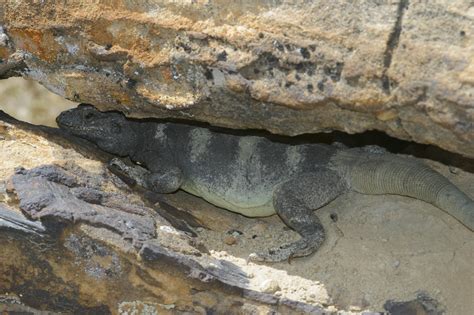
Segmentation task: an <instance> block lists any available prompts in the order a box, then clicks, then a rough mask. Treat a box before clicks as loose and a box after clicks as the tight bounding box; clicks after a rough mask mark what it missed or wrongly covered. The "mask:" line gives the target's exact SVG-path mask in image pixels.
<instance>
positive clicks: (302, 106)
mask: <svg viewBox="0 0 474 315" xmlns="http://www.w3.org/2000/svg"><path fill="white" fill-rule="evenodd" d="M473 12H474V7H473V6H472V3H470V2H469V1H467V0H457V1H436V2H433V1H409V0H400V1H398V2H395V1H394V2H391V1H379V2H377V1H375V2H374V1H365V0H364V1H358V2H357V3H353V2H347V1H331V2H327V1H301V2H296V3H294V2H286V1H267V0H259V1H238V2H228V1H213V2H211V1H207V0H203V1H188V0H180V1H169V2H168V1H158V0H156V1H146V2H122V1H95V2H92V3H91V2H87V1H76V2H74V3H67V4H66V3H65V2H44V1H38V2H18V1H11V0H2V3H1V6H0V26H1V29H0V58H1V60H2V62H1V63H0V78H2V77H8V76H12V75H22V76H24V77H26V78H30V79H34V80H37V81H39V82H40V83H42V84H43V85H44V86H46V87H47V88H48V89H50V90H51V91H53V92H55V93H57V94H59V95H62V96H63V97H65V98H68V99H70V100H74V101H81V102H88V103H92V104H94V105H97V106H99V107H100V108H101V109H116V110H121V111H123V112H125V113H126V114H127V115H129V116H133V117H175V118H181V119H192V120H199V121H206V122H209V123H211V124H215V125H221V126H227V127H233V128H260V129H266V130H269V131H271V132H273V133H279V134H286V135H296V134H302V133H314V132H328V131H332V130H341V131H345V132H348V133H358V132H363V131H365V130H373V129H376V130H381V131H384V132H386V133H387V134H389V135H391V136H394V137H398V138H401V139H407V140H413V141H416V142H420V143H427V144H435V145H437V146H440V147H442V148H444V149H447V150H450V151H453V152H457V153H461V154H463V155H465V156H468V157H474V126H473V121H474V57H473V56H474V44H473V43H474V23H473V19H474V13H473Z"/></svg>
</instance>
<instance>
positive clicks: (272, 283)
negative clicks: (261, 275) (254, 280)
mask: <svg viewBox="0 0 474 315" xmlns="http://www.w3.org/2000/svg"><path fill="white" fill-rule="evenodd" d="M260 290H261V291H262V292H264V293H275V292H276V291H279V290H280V285H279V284H278V282H277V281H276V280H275V279H267V280H265V281H263V282H262V283H261V284H260Z"/></svg>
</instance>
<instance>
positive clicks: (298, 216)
mask: <svg viewBox="0 0 474 315" xmlns="http://www.w3.org/2000/svg"><path fill="white" fill-rule="evenodd" d="M345 191H347V186H346V183H345V181H344V180H343V179H342V178H341V177H340V176H339V175H338V174H337V173H336V172H334V171H332V170H329V169H326V168H321V169H318V170H316V171H315V172H312V173H310V174H303V175H301V176H298V177H296V178H294V179H291V180H289V181H287V182H284V183H283V184H281V185H279V186H278V187H277V188H276V189H275V190H274V193H273V206H274V208H275V210H276V212H277V214H278V215H279V216H280V218H281V219H282V220H283V221H284V222H285V224H286V225H288V226H289V227H291V228H292V229H294V230H295V231H296V232H298V234H300V235H301V239H300V240H298V241H296V242H294V243H290V244H284V245H281V246H279V247H276V248H272V249H269V250H268V251H267V252H263V253H254V254H251V255H250V256H249V260H251V261H260V262H262V261H264V262H278V261H284V260H288V259H290V258H292V257H302V256H307V255H310V254H312V253H314V252H316V251H317V250H318V249H319V247H320V246H321V245H322V244H323V242H324V240H325V232H324V227H323V226H322V224H321V221H320V220H319V218H318V217H317V216H316V215H315V214H314V212H313V210H314V209H318V208H320V207H322V206H324V205H326V204H327V203H329V202H330V201H332V200H334V199H335V198H336V197H338V196H339V195H341V194H342V193H344V192H345Z"/></svg>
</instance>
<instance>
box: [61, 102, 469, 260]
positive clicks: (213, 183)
mask: <svg viewBox="0 0 474 315" xmlns="http://www.w3.org/2000/svg"><path fill="white" fill-rule="evenodd" d="M57 122H58V125H59V126H60V127H61V128H64V129H66V130H68V131H70V132H71V133H72V134H75V135H77V136H80V137H83V138H86V139H88V140H90V141H92V142H94V143H96V144H97V145H98V146H99V147H100V148H101V149H103V150H105V151H107V152H109V153H112V154H116V155H119V156H121V157H130V159H131V160H132V161H135V162H139V163H141V164H143V165H144V166H145V167H146V168H147V169H148V171H149V173H148V174H147V175H146V178H145V179H144V185H145V186H147V188H149V189H151V190H153V191H155V192H158V193H171V192H174V191H176V190H178V189H182V190H184V191H187V192H189V193H191V194H194V195H196V196H199V197H202V198H203V199H205V200H207V201H208V202H210V203H212V204H214V205H216V206H219V207H222V208H225V209H228V210H231V211H234V212H237V213H240V214H243V215H245V216H249V217H260V216H269V215H272V214H275V213H277V214H278V215H279V216H280V217H281V218H282V220H283V221H284V222H285V223H286V224H287V225H288V226H290V227H291V228H293V229H294V230H295V231H296V232H298V233H299V234H300V235H301V236H302V238H301V240H299V241H297V242H295V243H291V244H286V245H282V246H280V247H279V248H276V249H271V250H269V251H268V252H267V253H259V254H252V255H251V259H252V260H256V261H280V260H284V259H288V258H290V257H298V256H306V255H309V254H311V253H312V252H314V251H316V250H317V249H318V248H319V247H320V246H321V244H322V243H323V241H324V238H325V234H324V228H323V227H322V225H321V223H320V221H319V219H318V218H317V216H316V215H315V214H314V213H313V211H312V210H314V209H317V208H320V207H322V206H324V205H326V204H327V203H329V202H330V201H332V200H334V199H335V198H337V197H338V196H339V195H341V194H343V193H345V192H347V191H349V190H355V191H357V192H360V193H368V194H399V195H405V196H410V197H414V198H417V199H420V200H424V201H426V202H429V203H431V204H433V205H435V206H437V207H438V208H440V209H442V210H444V211H446V212H448V213H449V214H450V215H452V216H453V217H455V218H456V219H458V220H459V221H460V222H461V223H462V224H464V225H465V226H466V227H467V228H469V229H470V230H471V231H472V230H474V202H473V201H472V200H471V199H470V198H469V197H468V196H467V195H466V194H464V193H463V192H461V191H460V190H459V189H458V188H457V187H455V186H454V185H453V184H452V183H451V182H449V180H448V179H446V178H445V177H443V176H442V175H440V174H439V173H437V172H435V171H434V170H432V169H431V168H429V167H428V166H426V165H424V164H423V163H421V162H418V161H417V160H416V159H413V158H408V157H400V156H396V155H393V154H389V153H385V152H381V151H376V152H372V151H374V150H364V149H339V148H336V147H334V146H330V145H325V144H288V143H283V142H278V141H272V140H270V139H268V138H266V137H258V136H241V135H238V134H235V133H231V132H217V131H215V130H212V129H210V128H203V127H196V126H190V125H186V124H177V123H171V122H166V123H158V122H153V121H135V120H129V119H126V118H125V116H124V115H122V114H120V113H116V112H105V113H102V112H99V111H98V110H96V109H95V108H94V107H92V106H90V105H81V106H79V107H78V108H76V109H72V110H69V111H66V112H63V113H62V114H61V115H60V116H59V117H58V118H57Z"/></svg>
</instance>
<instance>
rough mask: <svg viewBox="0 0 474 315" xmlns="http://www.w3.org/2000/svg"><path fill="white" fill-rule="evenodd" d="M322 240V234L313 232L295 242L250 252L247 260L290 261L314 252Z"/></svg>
mask: <svg viewBox="0 0 474 315" xmlns="http://www.w3.org/2000/svg"><path fill="white" fill-rule="evenodd" d="M323 241H324V236H321V235H319V234H314V235H312V236H310V237H305V238H302V239H300V240H298V241H296V242H293V243H289V244H285V245H282V246H280V247H275V248H271V249H269V250H268V251H266V252H260V253H252V254H250V255H249V257H248V258H247V262H249V261H252V262H271V263H275V262H281V261H287V262H288V263H289V264H290V263H291V261H292V259H293V258H296V257H304V256H308V255H311V254H312V253H314V252H316V251H317V250H318V249H319V247H320V246H321V244H322V243H323Z"/></svg>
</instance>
